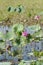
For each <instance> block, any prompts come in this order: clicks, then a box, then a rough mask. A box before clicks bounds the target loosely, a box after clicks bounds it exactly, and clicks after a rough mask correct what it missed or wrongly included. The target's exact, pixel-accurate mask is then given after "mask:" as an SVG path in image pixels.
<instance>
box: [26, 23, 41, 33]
mask: <svg viewBox="0 0 43 65" xmlns="http://www.w3.org/2000/svg"><path fill="white" fill-rule="evenodd" d="M40 29H41V27H40V25H39V24H37V25H32V26H28V28H27V31H28V33H30V34H33V33H35V32H37V31H38V30H40Z"/></svg>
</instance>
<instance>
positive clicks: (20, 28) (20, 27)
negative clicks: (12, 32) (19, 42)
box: [17, 24, 24, 32]
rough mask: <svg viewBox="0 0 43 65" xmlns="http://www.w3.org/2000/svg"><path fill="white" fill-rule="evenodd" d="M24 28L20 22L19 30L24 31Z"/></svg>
mask: <svg viewBox="0 0 43 65" xmlns="http://www.w3.org/2000/svg"><path fill="white" fill-rule="evenodd" d="M23 29H24V27H23V25H22V24H19V25H18V28H17V31H18V32H22V31H23Z"/></svg>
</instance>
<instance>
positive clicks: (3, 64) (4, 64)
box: [0, 62, 11, 65]
mask: <svg viewBox="0 0 43 65" xmlns="http://www.w3.org/2000/svg"><path fill="white" fill-rule="evenodd" d="M0 65H11V63H10V62H0Z"/></svg>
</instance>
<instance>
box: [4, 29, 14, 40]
mask: <svg viewBox="0 0 43 65" xmlns="http://www.w3.org/2000/svg"><path fill="white" fill-rule="evenodd" d="M6 39H8V40H12V39H14V32H13V30H12V29H11V31H9V32H7V33H6V34H5V35H4V40H6Z"/></svg>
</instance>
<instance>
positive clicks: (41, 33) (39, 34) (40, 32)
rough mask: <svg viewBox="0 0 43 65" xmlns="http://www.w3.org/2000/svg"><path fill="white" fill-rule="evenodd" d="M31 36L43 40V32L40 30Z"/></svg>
mask: <svg viewBox="0 0 43 65" xmlns="http://www.w3.org/2000/svg"><path fill="white" fill-rule="evenodd" d="M33 36H34V37H39V38H41V37H42V38H43V31H42V30H40V31H38V32H36V33H34V34H33Z"/></svg>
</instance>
